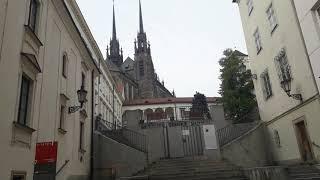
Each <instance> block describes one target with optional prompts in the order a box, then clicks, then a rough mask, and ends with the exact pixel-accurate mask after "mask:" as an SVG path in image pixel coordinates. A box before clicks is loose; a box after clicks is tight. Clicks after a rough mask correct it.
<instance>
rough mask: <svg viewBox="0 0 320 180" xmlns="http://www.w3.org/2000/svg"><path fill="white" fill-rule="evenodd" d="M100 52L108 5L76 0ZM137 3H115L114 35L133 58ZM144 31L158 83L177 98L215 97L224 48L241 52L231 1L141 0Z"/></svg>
mask: <svg viewBox="0 0 320 180" xmlns="http://www.w3.org/2000/svg"><path fill="white" fill-rule="evenodd" d="M77 2H78V4H79V6H80V9H81V10H82V13H83V15H84V17H85V19H86V20H87V23H88V24H89V27H90V29H91V32H92V33H93V35H94V37H95V39H96V41H97V43H98V45H99V47H100V49H101V51H102V53H103V54H104V55H105V54H106V50H105V49H106V47H107V45H108V43H109V40H110V38H111V35H112V0H77ZM138 3H139V1H138V0H115V10H116V24H117V36H118V39H119V40H120V44H121V46H122V47H123V50H124V56H125V58H126V57H127V56H130V57H131V58H133V54H134V39H135V38H136V35H137V31H138V27H139V26H138V23H139V19H138V13H139V6H138V5H139V4H138ZM141 3H142V11H143V21H144V30H145V31H146V33H147V37H148V39H149V41H150V43H151V53H152V57H153V63H154V67H155V70H156V72H157V74H158V75H159V76H160V80H164V82H165V86H166V87H167V88H168V89H169V90H170V91H172V90H173V89H174V90H175V92H176V95H177V96H178V97H185V96H193V95H194V93H195V92H196V91H199V92H201V93H204V94H205V95H206V96H220V95H219V93H218V91H219V86H220V80H219V69H220V66H219V64H218V61H219V59H220V58H221V56H222V52H223V50H224V49H226V48H235V47H236V48H237V49H239V50H240V51H243V52H246V47H245V41H244V37H243V30H242V26H241V21H240V16H239V11H238V8H237V6H236V4H233V3H232V2H231V0H142V1H141Z"/></svg>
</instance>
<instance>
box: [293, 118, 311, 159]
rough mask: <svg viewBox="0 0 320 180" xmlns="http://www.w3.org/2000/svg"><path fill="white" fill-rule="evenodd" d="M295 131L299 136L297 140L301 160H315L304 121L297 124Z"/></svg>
mask: <svg viewBox="0 0 320 180" xmlns="http://www.w3.org/2000/svg"><path fill="white" fill-rule="evenodd" d="M295 129H296V134H297V140H298V144H299V149H300V154H301V159H302V160H303V161H311V160H313V153H312V148H311V143H310V139H309V134H308V130H307V128H306V124H305V121H304V120H301V121H299V122H297V123H295Z"/></svg>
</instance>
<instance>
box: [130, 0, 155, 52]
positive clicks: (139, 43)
mask: <svg viewBox="0 0 320 180" xmlns="http://www.w3.org/2000/svg"><path fill="white" fill-rule="evenodd" d="M139 25H140V26H139V27H140V28H139V32H138V35H137V39H136V40H135V42H134V50H135V54H139V53H147V54H148V55H151V52H150V51H151V50H150V43H149V42H147V35H146V33H145V32H144V30H143V19H142V8H141V1H140V0H139Z"/></svg>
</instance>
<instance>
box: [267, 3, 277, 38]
mask: <svg viewBox="0 0 320 180" xmlns="http://www.w3.org/2000/svg"><path fill="white" fill-rule="evenodd" d="M267 17H268V21H269V24H270V27H271V32H273V31H274V30H275V28H276V27H277V26H278V22H277V18H276V15H275V12H274V9H273V6H272V4H271V5H270V6H269V8H268V10H267Z"/></svg>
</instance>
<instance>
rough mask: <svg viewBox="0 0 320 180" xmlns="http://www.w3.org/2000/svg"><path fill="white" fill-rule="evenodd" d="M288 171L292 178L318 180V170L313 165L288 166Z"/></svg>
mask: <svg viewBox="0 0 320 180" xmlns="http://www.w3.org/2000/svg"><path fill="white" fill-rule="evenodd" d="M288 173H289V176H290V178H291V179H292V180H313V179H315V180H317V179H319V180H320V170H319V169H317V168H316V167H315V166H313V165H296V166H289V167H288Z"/></svg>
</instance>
